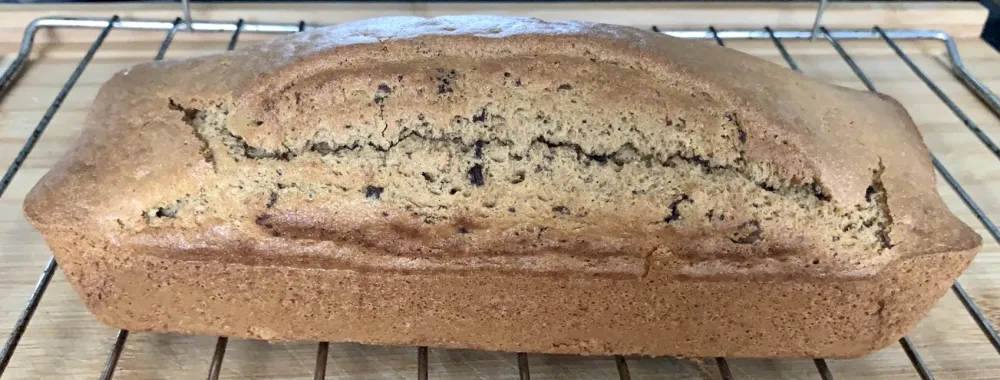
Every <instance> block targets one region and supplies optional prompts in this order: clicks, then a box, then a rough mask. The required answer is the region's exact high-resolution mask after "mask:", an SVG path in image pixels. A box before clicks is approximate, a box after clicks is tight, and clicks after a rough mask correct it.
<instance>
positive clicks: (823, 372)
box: [813, 359, 833, 380]
mask: <svg viewBox="0 0 1000 380" xmlns="http://www.w3.org/2000/svg"><path fill="white" fill-rule="evenodd" d="M813 363H815V364H816V370H817V371H819V377H820V378H821V379H823V380H833V373H830V367H828V366H827V365H826V360H823V359H813Z"/></svg>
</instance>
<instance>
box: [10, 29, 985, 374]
mask: <svg viewBox="0 0 1000 380" xmlns="http://www.w3.org/2000/svg"><path fill="white" fill-rule="evenodd" d="M91 11H93V10H91ZM468 13H471V12H468ZM973 13H975V12H973ZM105 14H110V12H106V13H105ZM258 16H259V17H263V16H260V15H258ZM17 17H26V16H24V15H23V14H19V15H17ZM283 17H287V14H286V15H284V16H283ZM834 17H840V16H837V14H836V13H835V14H834ZM949 17H951V16H949V14H944V13H942V14H941V16H940V17H936V19H939V20H941V19H948V18H949ZM171 18H172V17H171ZM3 19H4V16H0V21H2V20H3ZM741 22H747V21H745V20H742V21H741ZM881 22H882V23H883V24H885V25H886V26H887V27H893V26H899V24H894V23H893V21H892V20H891V19H890V18H886V19H885V20H882V21H881ZM907 22H909V21H907ZM971 22H972V23H975V22H976V21H974V20H973V21H971ZM979 22H981V20H979ZM21 25H23V24H21ZM761 25H763V24H761ZM665 26H667V27H669V26H670V25H665ZM721 26H726V25H725V24H723V25H721ZM4 27H5V28H10V24H9V23H8V24H5V26H4ZM79 33H80V35H78V36H71V37H72V38H66V39H59V38H53V37H52V35H51V34H47V37H46V38H48V40H60V41H62V42H52V43H40V44H39V45H38V46H36V48H35V50H34V51H35V54H34V57H33V59H32V61H31V63H30V65H29V66H28V67H26V69H25V70H24V71H23V75H22V76H21V77H20V78H19V80H18V81H17V83H16V85H15V86H14V87H13V88H12V89H11V90H10V91H9V93H7V94H6V95H5V96H4V97H3V98H2V100H0V164H3V165H7V163H9V162H11V161H12V160H13V157H14V156H15V154H16V153H17V151H18V150H19V149H20V147H21V146H22V144H23V143H24V142H25V140H26V139H27V138H28V136H29V135H30V134H31V132H32V130H33V129H34V128H35V126H36V125H37V124H38V122H39V119H40V118H41V117H42V115H43V114H44V112H45V110H46V108H48V107H49V104H50V103H51V102H52V100H53V98H54V97H55V96H56V94H57V92H58V91H59V90H60V88H61V87H62V86H63V84H64V83H65V81H66V79H67V78H68V77H69V76H70V74H71V72H72V71H73V70H74V68H75V67H76V65H77V63H78V61H79V59H80V58H81V57H82V56H83V54H84V52H85V51H86V48H87V47H88V45H89V44H88V43H84V42H81V41H87V40H92V39H93V38H94V37H95V36H96V31H92V30H88V31H80V32H79ZM112 34H113V35H115V36H117V37H116V38H113V39H111V40H109V42H108V43H106V44H105V46H103V47H102V48H101V49H100V50H99V51H98V53H97V55H96V56H95V58H94V60H93V61H92V62H91V63H90V65H89V67H88V68H87V70H86V71H85V72H84V74H83V76H82V77H81V78H80V80H79V82H78V83H77V84H76V87H75V88H73V90H72V92H71V93H70V94H69V96H68V97H67V98H66V101H65V102H64V103H63V105H62V108H61V110H60V111H59V112H58V113H57V114H56V115H55V117H54V118H53V119H52V122H51V124H50V125H49V127H48V129H47V130H46V131H45V134H44V135H43V137H42V138H41V140H40V141H39V143H38V145H37V146H36V147H35V149H34V152H33V153H32V154H31V156H30V157H29V159H28V160H27V161H26V162H25V164H24V166H23V168H22V169H21V171H20V173H19V174H18V175H17V176H16V177H15V179H14V181H13V182H12V183H11V185H10V188H9V189H8V190H7V192H6V193H5V194H3V196H2V198H0V289H2V290H0V330H3V331H4V332H6V331H7V330H6V329H7V328H9V327H13V326H14V323H15V321H16V320H17V318H18V316H19V314H20V313H21V310H22V309H23V307H24V305H25V302H26V301H27V299H28V297H29V294H30V293H31V290H32V288H33V287H34V284H35V282H36V281H37V279H38V276H39V274H40V273H41V270H42V268H43V267H44V264H45V262H46V261H47V260H48V258H49V251H48V249H47V248H46V246H45V245H44V243H43V242H42V240H41V239H40V237H39V235H38V234H36V233H35V232H34V231H33V230H32V229H31V228H30V227H29V225H28V224H27V223H26V222H25V220H24V219H23V217H22V214H21V203H22V201H23V198H24V195H25V194H26V193H27V191H28V190H29V189H30V187H31V186H32V185H33V184H34V183H35V182H36V181H37V180H38V179H39V178H40V177H41V176H42V174H44V173H45V172H46V170H47V169H48V168H49V167H51V165H52V164H53V163H54V162H55V161H56V160H57V159H58V158H59V157H60V156H61V155H62V154H63V152H64V151H65V150H66V148H67V146H68V145H69V144H70V143H71V142H72V141H73V139H74V138H75V137H76V136H77V134H78V132H79V126H80V123H81V121H82V120H83V118H84V115H85V112H86V110H87V107H88V106H89V102H90V101H91V100H92V99H93V97H94V96H95V94H96V92H97V90H98V89H99V87H100V85H101V84H102V83H103V82H104V81H105V80H106V79H107V78H109V77H110V76H111V75H112V74H113V73H114V72H116V71H119V70H121V69H124V68H126V67H128V66H129V65H131V64H134V63H136V62H140V61H144V60H149V59H151V58H152V57H153V55H154V54H155V50H156V48H157V47H158V45H159V42H160V41H159V40H160V39H162V38H163V35H164V34H163V33H162V32H155V33H154V32H145V33H128V32H124V31H120V32H112ZM217 37H218V38H205V37H204V36H192V35H190V34H188V33H180V34H178V36H177V38H176V40H175V42H174V45H173V46H172V47H171V49H170V51H169V52H168V54H167V58H182V57H187V56H194V55H199V54H205V53H209V52H212V51H217V50H220V49H223V48H225V39H227V38H228V36H217ZM129 39H130V40H132V42H127V40H129ZM251 39H254V37H253V36H249V35H248V36H246V41H249V40H251ZM40 41H42V40H40ZM706 43H710V42H706ZM728 46H730V47H732V48H734V49H738V50H742V51H745V52H749V53H752V54H755V55H757V56H760V57H763V58H765V59H768V60H771V61H774V62H776V63H779V64H784V61H783V59H782V57H781V56H780V55H779V54H778V52H777V50H775V49H774V46H773V45H772V44H771V42H769V41H743V42H740V41H730V42H728ZM902 46H903V47H904V49H905V50H906V51H907V52H908V53H910V54H911V55H912V57H913V58H914V60H915V61H916V63H917V64H918V65H919V66H920V67H921V68H923V69H924V70H925V72H926V73H927V75H928V76H929V77H930V78H932V79H933V80H934V81H936V82H937V83H938V84H939V85H940V87H941V89H942V90H943V91H944V92H945V93H947V95H948V96H950V97H951V98H952V99H953V100H954V101H955V102H956V103H957V104H959V105H960V106H961V107H962V108H963V109H964V110H965V111H966V112H967V113H968V115H969V116H970V117H971V118H972V120H974V121H975V122H976V123H978V125H979V126H980V127H981V128H982V129H983V130H984V131H985V132H986V133H987V134H988V135H989V136H990V137H992V138H993V139H1000V119H998V117H997V116H996V115H994V114H993V113H991V112H990V111H989V109H988V108H986V107H985V106H984V105H983V104H982V103H981V102H980V101H979V100H978V99H977V98H976V97H975V96H974V95H973V94H972V93H971V92H969V91H968V90H967V89H966V88H965V87H964V86H963V85H962V84H960V82H958V81H957V80H956V79H955V77H954V76H953V75H952V74H951V72H950V69H949V65H948V63H947V59H946V58H945V56H944V46H943V45H942V44H941V43H939V42H906V43H902ZM958 46H959V48H960V51H961V53H962V56H963V57H964V60H965V63H966V65H967V66H968V67H969V69H970V70H971V71H972V72H973V73H974V74H975V75H976V76H977V77H978V78H979V79H981V80H982V81H983V82H984V83H986V84H987V85H989V86H991V88H993V89H995V90H1000V54H998V53H997V52H996V51H994V50H993V49H991V48H989V47H988V46H987V45H985V44H984V43H982V42H980V41H978V40H976V39H972V38H963V39H960V40H959V41H958ZM787 47H788V49H789V51H790V52H791V54H792V56H793V57H794V58H795V60H796V61H797V62H798V63H799V65H800V67H801V68H802V69H803V71H805V72H806V73H809V74H812V75H814V76H816V77H819V78H822V79H824V80H827V81H830V82H833V83H836V84H841V85H846V86H851V87H857V88H862V85H861V82H860V81H858V80H857V79H856V77H855V76H854V74H853V73H852V72H851V71H850V69H849V68H848V66H847V65H845V64H844V62H843V61H842V60H841V59H840V58H839V56H838V55H837V54H836V52H835V51H834V50H833V49H832V48H831V47H830V45H829V44H828V43H827V42H825V41H823V40H817V41H813V42H809V41H792V42H787ZM844 47H845V48H846V49H847V51H848V52H850V53H851V54H852V55H853V56H854V58H855V60H856V61H857V63H858V65H859V66H860V67H861V68H862V69H864V70H865V71H866V72H867V73H868V75H869V76H870V77H871V78H872V80H873V81H874V83H875V85H876V86H877V87H878V88H879V89H880V90H881V91H882V92H885V93H888V94H890V95H893V96H895V97H896V98H897V99H899V100H900V101H901V102H902V103H903V104H904V105H906V106H907V107H908V109H909V110H910V112H911V114H912V115H913V116H914V118H915V119H916V120H917V122H918V124H919V126H920V129H921V130H922V132H923V133H924V136H925V139H926V141H927V143H928V144H929V146H930V147H931V149H932V151H933V152H934V153H935V154H936V155H937V156H938V157H939V159H940V160H941V161H942V162H943V163H944V164H945V166H947V167H948V168H949V169H950V170H951V172H952V174H954V175H955V177H957V178H958V180H959V181H960V182H961V184H962V185H963V186H964V187H965V188H966V189H967V190H968V192H969V193H970V194H971V195H973V197H974V198H975V199H976V201H977V202H978V203H979V205H980V206H981V207H982V208H983V209H984V210H985V211H986V212H987V213H988V214H989V215H990V216H992V217H997V218H1000V197H998V196H996V195H995V194H994V192H993V191H992V189H996V188H997V187H998V186H1000V160H998V158H997V157H995V156H994V155H992V154H991V153H990V152H989V151H988V150H987V149H986V148H985V147H984V146H983V144H981V143H980V142H979V141H978V140H977V139H976V138H975V136H974V135H973V134H972V133H970V132H969V130H968V129H967V128H966V127H965V126H964V125H963V124H962V122H961V121H960V120H959V119H958V118H957V117H956V116H955V115H954V114H953V113H952V112H951V111H949V109H948V108H947V107H946V106H945V105H944V103H942V102H941V101H940V100H938V98H937V97H935V95H934V94H933V93H932V92H931V91H930V90H929V89H928V88H927V86H925V85H924V84H923V83H922V82H921V81H920V80H919V79H918V78H917V77H916V76H915V75H914V74H913V73H912V72H911V71H910V70H909V69H907V67H906V66H905V65H904V64H903V62H902V61H901V60H900V59H899V58H898V57H897V56H896V55H895V54H894V53H893V52H892V51H891V50H889V49H888V48H887V47H886V45H885V44H884V43H883V42H881V41H864V42H863V41H845V42H844ZM16 51H17V44H16V41H15V40H12V39H9V38H6V39H5V38H3V33H0V54H2V61H0V66H7V65H9V63H10V62H11V61H12V60H13V58H14V57H15V56H16ZM939 191H940V192H941V193H942V195H943V196H944V197H945V199H946V200H947V201H948V203H949V204H950V205H951V207H952V208H953V210H955V211H956V212H957V213H958V214H959V215H960V216H961V217H962V219H963V220H965V221H966V222H967V223H969V224H970V225H971V226H973V227H974V228H976V230H977V231H978V232H979V233H981V234H982V235H983V236H984V238H985V239H984V241H985V246H984V249H983V251H982V253H981V254H980V255H979V256H978V258H977V259H976V260H975V262H974V264H973V265H972V267H971V268H970V269H969V270H968V271H967V272H966V273H965V274H964V275H963V276H962V277H961V282H962V284H963V285H964V286H965V289H966V290H967V291H968V292H969V293H970V294H971V295H972V297H973V298H974V299H975V301H976V302H977V303H978V304H979V306H980V307H981V308H982V309H983V311H984V312H985V313H986V315H987V316H988V317H989V319H990V320H991V322H992V323H993V324H994V325H998V326H1000V274H998V273H1000V247H998V245H997V243H996V241H994V240H993V239H992V238H990V236H989V234H988V233H987V232H986V231H985V229H984V228H983V227H982V225H981V224H980V223H979V222H978V221H977V220H976V219H975V217H974V216H973V215H972V213H971V212H970V211H969V210H968V209H967V208H966V207H965V206H964V205H963V204H962V202H961V201H960V200H959V198H958V197H957V195H956V194H955V192H954V191H952V190H951V189H950V188H949V187H948V186H947V184H946V183H945V182H944V181H943V180H942V181H940V183H939ZM115 332H116V331H115V330H114V329H112V328H109V327H106V326H103V325H101V324H100V323H98V322H96V321H95V320H94V319H93V317H92V316H91V315H90V314H89V313H88V312H87V311H86V310H85V309H84V307H83V305H82V303H81V302H80V301H79V299H78V298H77V296H76V294H75V293H74V292H73V291H72V290H71V289H70V287H69V286H68V284H67V283H66V281H65V279H64V278H63V277H62V274H61V273H57V274H56V276H55V278H54V279H53V281H52V283H51V285H50V287H49V289H48V291H47V293H46V294H45V297H44V299H43V301H42V303H41V305H40V307H39V309H38V312H37V313H36V314H35V317H34V319H33V320H32V322H31V325H30V327H29V328H28V330H27V333H26V334H25V335H24V338H23V340H22V341H21V344H20V346H19V347H18V349H17V351H16V355H15V356H14V358H13V360H12V362H11V363H10V367H9V368H8V370H7V373H5V377H4V379H93V378H96V377H97V376H98V374H99V373H100V372H101V369H102V368H103V366H104V363H105V360H106V358H107V353H108V351H109V348H110V347H111V344H112V343H113V340H114V337H115ZM910 337H911V338H912V340H913V343H914V344H915V345H916V347H917V348H918V349H919V352H920V354H921V355H922V356H923V359H924V360H925V361H926V363H927V365H928V366H929V367H930V369H931V370H932V371H933V373H934V375H935V376H936V377H937V378H938V379H1000V354H998V353H997V352H996V351H994V349H993V347H992V346H991V345H990V344H989V342H988V341H987V340H986V339H985V337H984V336H983V334H982V333H981V332H980V330H979V328H978V327H977V326H976V324H975V323H974V322H973V320H972V319H971V318H970V317H969V315H968V314H967V313H966V311H965V310H964V309H963V307H962V305H961V304H960V303H959V301H958V299H957V298H956V297H955V296H954V295H953V294H952V293H948V295H946V296H945V297H944V298H943V299H942V300H941V301H940V302H939V304H938V305H937V306H936V307H935V308H934V309H933V310H932V311H931V312H930V313H929V314H928V315H927V316H926V317H925V318H924V320H923V321H922V322H921V323H920V325H919V326H918V327H917V328H916V329H915V330H914V331H913V332H912V334H911V335H910ZM214 345H215V337H208V336H181V335H153V334H142V333H136V334H133V335H132V336H131V337H130V338H129V340H128V342H127V345H126V346H125V350H124V352H123V354H122V358H121V361H120V363H119V366H118V368H119V369H118V372H117V373H116V378H119V379H189V378H203V377H204V376H205V375H206V373H207V372H208V367H209V362H210V358H211V355H212V351H213V349H214ZM315 359H316V345H315V344H314V343H308V342H286V343H274V344H272V343H267V342H260V341H246V340H233V341H230V344H229V349H228V351H227V352H226V356H225V362H224V364H223V368H222V376H221V377H222V378H225V379H258V378H261V379H264V378H266V379H311V378H312V376H313V375H312V371H313V366H314V362H315ZM416 360H417V356H416V350H415V349H414V348H406V347H370V346H361V345H357V344H334V345H331V346H330V353H329V365H328V370H327V377H326V378H327V379H372V378H386V379H415V378H416ZM429 360H430V378H432V379H479V378H483V379H516V378H517V361H516V357H515V356H514V355H513V354H506V353H489V352H476V351H465V350H436V349H431V351H430V359H429ZM529 361H530V365H531V372H532V378H533V379H614V378H617V371H616V367H615V362H614V360H613V359H612V358H608V357H575V356H564V355H530V356H529ZM628 363H629V368H630V371H631V374H632V378H633V379H717V378H719V374H718V370H717V368H716V367H715V364H714V362H713V361H703V360H681V359H668V358H634V359H633V358H630V359H629V361H628ZM730 366H731V368H732V371H733V375H734V377H735V379H741V380H743V379H818V378H819V375H818V373H817V371H816V369H815V366H814V365H813V363H812V361H810V360H748V359H732V360H730ZM829 366H830V368H831V370H832V372H833V374H834V376H835V378H837V379H916V378H918V376H917V374H916V372H915V371H914V370H913V367H912V366H911V364H910V361H909V360H908V359H907V357H906V355H905V354H904V352H903V350H902V349H901V348H900V346H898V345H893V346H891V347H889V348H886V349H884V350H882V351H880V352H878V353H875V354H873V355H872V356H870V357H867V358H864V359H857V360H832V361H829Z"/></svg>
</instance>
